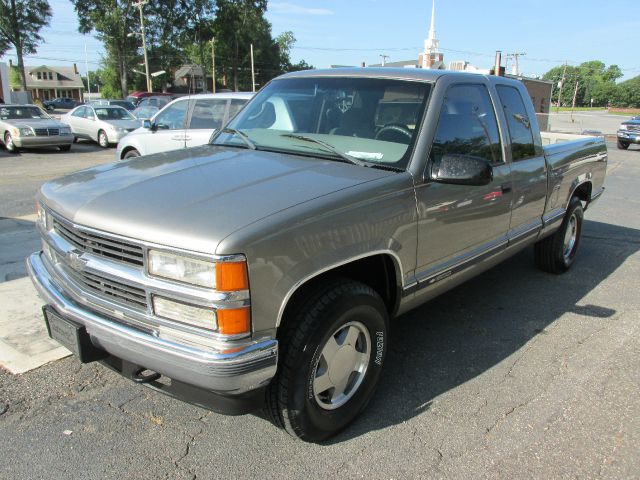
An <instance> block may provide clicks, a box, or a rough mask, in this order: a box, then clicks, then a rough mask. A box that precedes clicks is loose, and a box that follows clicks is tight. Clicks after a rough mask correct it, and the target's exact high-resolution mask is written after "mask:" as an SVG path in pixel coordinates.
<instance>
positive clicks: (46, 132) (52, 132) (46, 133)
mask: <svg viewBox="0 0 640 480" xmlns="http://www.w3.org/2000/svg"><path fill="white" fill-rule="evenodd" d="M34 131H35V132H36V136H38V137H53V136H57V135H60V129H59V128H36V129H34Z"/></svg>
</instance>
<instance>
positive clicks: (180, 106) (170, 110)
mask: <svg viewBox="0 0 640 480" xmlns="http://www.w3.org/2000/svg"><path fill="white" fill-rule="evenodd" d="M188 106H189V102H188V101H186V100H183V101H181V102H176V103H174V104H173V105H171V106H170V107H167V108H165V109H164V110H163V111H162V112H160V113H159V114H158V115H157V116H156V118H155V124H156V126H157V127H158V128H159V129H163V130H177V129H179V128H184V122H185V117H186V115H187V107H188Z"/></svg>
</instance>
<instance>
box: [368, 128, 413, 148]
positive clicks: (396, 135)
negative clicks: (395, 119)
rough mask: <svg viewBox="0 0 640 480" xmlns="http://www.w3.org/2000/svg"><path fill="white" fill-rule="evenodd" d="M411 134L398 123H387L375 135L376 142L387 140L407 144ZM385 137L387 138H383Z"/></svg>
mask: <svg viewBox="0 0 640 480" xmlns="http://www.w3.org/2000/svg"><path fill="white" fill-rule="evenodd" d="M412 136H413V133H411V130H409V129H408V128H407V127H406V126H404V125H401V124H399V123H388V124H387V125H385V126H384V127H382V128H381V129H380V130H378V133H376V140H387V141H389V142H396V143H407V144H408V143H409V142H410V141H411V137H412ZM385 137H387V138H385Z"/></svg>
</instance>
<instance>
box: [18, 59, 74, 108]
mask: <svg viewBox="0 0 640 480" xmlns="http://www.w3.org/2000/svg"><path fill="white" fill-rule="evenodd" d="M25 73H26V75H27V90H28V91H29V93H31V96H32V97H33V99H34V100H35V99H39V100H41V101H45V100H52V99H54V98H63V97H68V98H73V99H74V100H76V101H77V102H82V101H83V96H84V84H83V83H82V78H81V77H80V74H79V73H78V68H77V67H76V65H75V64H74V65H73V67H57V66H55V67H54V66H48V65H40V66H38V67H28V66H25ZM13 88H14V90H21V89H22V88H21V86H20V85H14V86H13Z"/></svg>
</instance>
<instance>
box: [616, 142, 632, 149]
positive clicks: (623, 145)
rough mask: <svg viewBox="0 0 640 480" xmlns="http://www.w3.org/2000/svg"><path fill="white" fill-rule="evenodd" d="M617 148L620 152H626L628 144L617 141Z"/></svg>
mask: <svg viewBox="0 0 640 480" xmlns="http://www.w3.org/2000/svg"><path fill="white" fill-rule="evenodd" d="M618 148H619V149H620V150H626V149H627V148H629V142H625V141H622V140H618Z"/></svg>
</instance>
